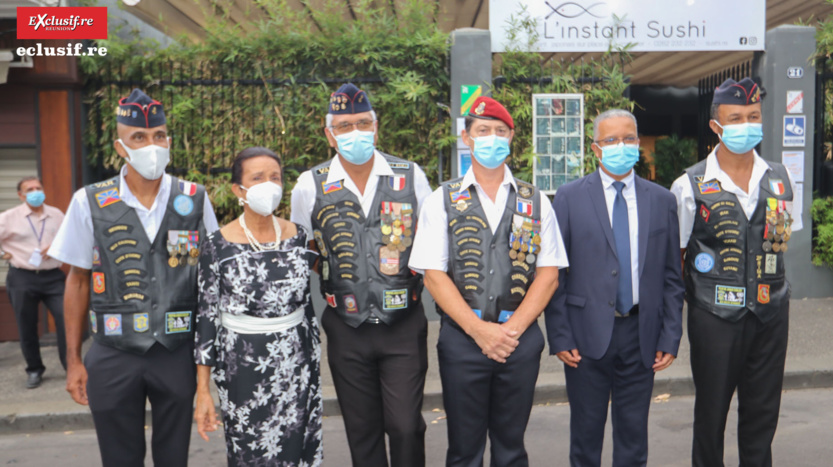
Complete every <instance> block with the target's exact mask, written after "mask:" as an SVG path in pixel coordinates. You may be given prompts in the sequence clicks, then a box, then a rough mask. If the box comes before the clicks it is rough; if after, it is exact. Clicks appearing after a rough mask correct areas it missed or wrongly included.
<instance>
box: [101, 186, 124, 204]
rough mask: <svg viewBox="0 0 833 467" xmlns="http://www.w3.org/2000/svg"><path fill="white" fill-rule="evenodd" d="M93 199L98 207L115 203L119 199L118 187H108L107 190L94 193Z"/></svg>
mask: <svg viewBox="0 0 833 467" xmlns="http://www.w3.org/2000/svg"><path fill="white" fill-rule="evenodd" d="M95 200H96V202H97V203H98V207H100V208H104V207H107V206H109V205H111V204H116V203H118V202H119V201H121V198H119V189H118V188H110V189H109V190H104V191H100V192H98V193H96V194H95Z"/></svg>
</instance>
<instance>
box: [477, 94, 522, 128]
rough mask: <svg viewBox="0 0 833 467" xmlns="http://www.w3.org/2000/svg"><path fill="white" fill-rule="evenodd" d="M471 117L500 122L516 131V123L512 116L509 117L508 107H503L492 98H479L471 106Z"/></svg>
mask: <svg viewBox="0 0 833 467" xmlns="http://www.w3.org/2000/svg"><path fill="white" fill-rule="evenodd" d="M469 116H471V117H475V118H485V119H489V120H500V121H502V122H503V123H505V124H507V125H509V128H511V129H513V130H514V129H515V121H514V120H512V116H511V115H509V111H508V110H506V107H504V106H502V105H501V104H500V102H498V101H496V100H494V99H492V98H491V97H486V96H480V97H478V98H477V100H475V101H474V103H473V104H472V105H471V109H470V110H469Z"/></svg>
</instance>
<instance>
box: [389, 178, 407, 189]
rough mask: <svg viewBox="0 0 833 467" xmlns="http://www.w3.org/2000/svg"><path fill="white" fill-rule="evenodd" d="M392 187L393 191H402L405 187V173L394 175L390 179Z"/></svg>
mask: <svg viewBox="0 0 833 467" xmlns="http://www.w3.org/2000/svg"><path fill="white" fill-rule="evenodd" d="M388 183H389V184H390V187H391V189H393V191H402V190H403V189H404V188H405V176H404V175H393V176H392V177H390V179H389V180H388Z"/></svg>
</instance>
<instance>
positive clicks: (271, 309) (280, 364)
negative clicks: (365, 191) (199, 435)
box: [194, 228, 323, 467]
mask: <svg viewBox="0 0 833 467" xmlns="http://www.w3.org/2000/svg"><path fill="white" fill-rule="evenodd" d="M281 243H282V244H281V248H279V249H278V250H275V251H268V252H255V251H254V250H252V249H251V248H250V247H249V245H244V244H233V243H229V242H228V241H226V240H225V239H224V238H223V237H222V235H221V234H220V233H219V232H215V233H214V234H210V235H209V236H208V237H207V239H206V242H205V244H204V245H205V246H204V248H203V253H202V255H201V257H200V266H199V279H198V284H199V290H200V305H199V310H198V314H197V318H196V324H195V329H196V336H195V339H196V348H195V351H194V358H195V360H196V362H197V363H198V364H201V365H209V366H213V369H212V377H213V379H214V382H215V383H216V385H217V389H218V393H219V398H220V407H221V409H222V412H223V422H224V427H225V430H226V448H227V453H228V463H229V465H230V466H263V467H265V466H280V467H290V466H292V467H294V466H318V465H321V462H322V457H323V449H322V444H321V438H322V431H321V428H322V427H321V417H322V409H323V407H322V399H321V372H320V363H321V348H320V337H319V329H318V322H317V320H316V318H315V315H314V313H313V310H312V304H311V301H310V290H309V275H310V269H309V257H308V254H309V253H308V252H307V250H306V244H307V241H306V236H305V234H304V231H303V229H301V228H299V229H298V235H296V236H295V237H292V238H289V239H286V240H283V241H282V242H281ZM299 308H303V309H304V310H305V319H304V321H303V322H302V323H301V324H299V325H298V326H295V327H293V328H291V329H288V330H285V331H282V332H278V333H270V334H245V335H244V334H237V333H235V332H233V331H230V330H228V329H226V328H224V327H222V325H221V321H220V315H221V313H222V312H225V313H231V314H234V315H248V316H255V317H260V318H274V317H279V316H286V315H288V314H290V313H292V312H293V311H295V310H297V309H299Z"/></svg>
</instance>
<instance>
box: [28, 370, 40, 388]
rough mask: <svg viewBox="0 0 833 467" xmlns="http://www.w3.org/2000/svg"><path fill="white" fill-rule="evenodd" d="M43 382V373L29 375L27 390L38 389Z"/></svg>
mask: <svg viewBox="0 0 833 467" xmlns="http://www.w3.org/2000/svg"><path fill="white" fill-rule="evenodd" d="M42 381H43V373H41V372H39V371H36V372H34V373H29V379H27V380H26V388H27V389H35V388H36V387H38V386H40V383H41V382H42Z"/></svg>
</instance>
